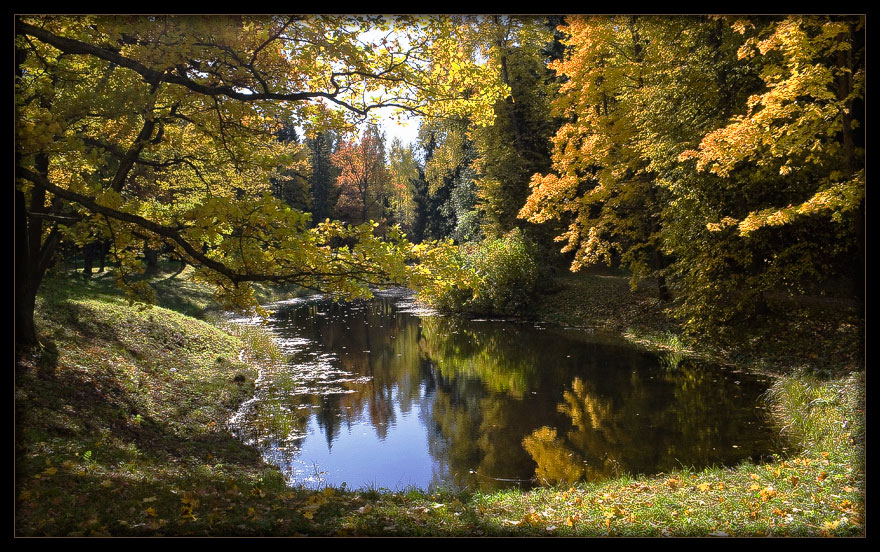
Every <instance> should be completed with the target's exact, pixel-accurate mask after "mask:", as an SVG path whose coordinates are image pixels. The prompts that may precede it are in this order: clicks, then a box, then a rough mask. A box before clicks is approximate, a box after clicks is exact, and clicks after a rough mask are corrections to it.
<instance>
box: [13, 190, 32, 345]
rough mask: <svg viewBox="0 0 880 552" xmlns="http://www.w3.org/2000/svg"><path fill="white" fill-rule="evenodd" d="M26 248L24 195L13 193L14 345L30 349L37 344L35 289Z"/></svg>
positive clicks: (19, 192)
mask: <svg viewBox="0 0 880 552" xmlns="http://www.w3.org/2000/svg"><path fill="white" fill-rule="evenodd" d="M29 249H30V248H29V247H28V231H27V211H26V209H25V199H24V194H23V193H22V192H21V191H19V190H16V191H15V330H14V331H15V344H16V347H23V348H30V347H32V346H33V345H35V344H36V343H37V329H36V326H35V324H34V307H35V306H36V299H37V293H36V288H35V287H34V286H33V285H31V284H32V283H31V278H30V274H28V273H29V272H30V271H29V270H28V268H29V267H30V263H29V262H28V261H29V258H30V255H29V253H30V250H29Z"/></svg>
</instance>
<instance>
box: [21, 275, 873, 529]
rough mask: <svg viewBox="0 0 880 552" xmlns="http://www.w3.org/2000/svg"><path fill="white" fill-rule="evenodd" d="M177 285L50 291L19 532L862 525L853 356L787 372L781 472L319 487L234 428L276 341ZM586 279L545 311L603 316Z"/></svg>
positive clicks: (776, 397) (779, 397) (31, 373)
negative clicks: (310, 486)
mask: <svg viewBox="0 0 880 552" xmlns="http://www.w3.org/2000/svg"><path fill="white" fill-rule="evenodd" d="M163 276H164V277H166V278H167V277H168V276H170V275H163ZM108 280H109V279H108ZM608 281H610V282H612V284H614V283H615V282H616V280H608ZM165 282H166V285H167V286H168V294H170V295H168V294H166V295H163V294H162V293H161V292H160V293H159V294H158V295H159V300H160V302H161V303H162V304H164V305H172V306H174V308H175V309H176V310H170V309H164V308H158V307H154V308H151V309H146V310H140V309H138V308H137V307H130V306H129V305H128V303H127V302H126V301H125V300H124V299H123V298H122V297H120V295H119V294H118V293H117V292H116V291H114V290H113V288H112V286H110V285H107V283H106V282H105V281H103V280H102V279H100V278H99V279H96V280H95V281H92V282H88V283H83V282H81V281H80V280H76V279H71V278H68V277H60V278H58V279H56V280H54V281H50V282H48V283H47V285H46V286H44V287H45V290H46V292H45V293H43V295H42V296H41V298H40V305H39V317H38V325H39V328H40V332H41V335H42V342H43V347H42V348H41V349H40V350H39V351H37V352H36V353H35V354H31V355H27V356H24V357H21V358H19V359H17V365H16V521H15V524H16V534H17V535H21V536H25V535H52V536H65V535H214V536H228V535H437V536H443V535H524V536H525V535H582V536H602V535H651V536H660V535H689V536H706V535H712V534H715V535H733V536H756V535H816V536H818V535H839V536H850V535H863V534H864V527H865V525H864V524H865V518H864V516H865V514H864V507H865V495H864V484H865V474H864V463H863V458H864V381H863V373H862V372H854V373H852V374H850V373H848V372H846V367H847V366H848V365H846V364H845V363H843V365H841V366H838V370H837V371H836V372H835V374H841V375H836V376H834V377H831V378H827V377H826V378H824V379H823V378H818V377H817V376H816V374H815V372H816V370H812V371H811V370H807V369H805V368H801V369H798V370H797V371H796V372H795V373H793V374H789V375H788V376H786V377H784V378H780V379H779V380H778V383H777V384H776V386H775V387H774V389H773V390H772V391H771V393H770V394H769V397H768V399H769V400H771V404H772V406H773V408H774V409H775V410H776V414H777V416H778V419H779V422H780V428H784V431H786V432H788V433H789V434H790V435H791V437H792V438H793V439H795V441H796V442H797V443H800V445H801V446H800V448H799V450H798V451H797V453H796V454H794V455H793V456H791V457H790V458H779V459H777V460H776V461H774V462H772V463H769V464H766V465H761V466H757V465H750V464H743V465H741V466H739V467H736V468H729V469H707V470H703V471H691V470H686V469H685V470H680V471H676V472H672V473H667V474H661V475H657V476H652V477H621V478H618V479H615V480H611V481H605V482H594V483H579V484H575V485H573V486H572V485H568V484H566V485H563V486H561V487H559V488H545V489H539V490H535V491H531V492H527V493H523V492H518V491H509V492H499V493H492V494H481V493H476V494H474V493H461V494H445V493H433V494H426V493H422V492H418V491H412V492H398V493H380V492H377V491H375V490H367V491H350V490H339V489H325V490H324V491H321V492H307V491H300V490H294V489H289V488H287V487H285V485H284V482H283V478H282V476H281V474H280V472H279V471H278V470H276V469H274V468H272V467H270V466H267V465H266V464H264V463H263V462H262V460H261V459H260V458H259V456H258V454H257V453H256V452H255V451H254V450H253V449H251V448H249V447H247V446H245V445H243V444H242V443H241V442H239V441H238V440H236V439H235V438H234V437H232V436H231V435H229V433H228V432H227V431H226V427H225V423H226V421H227V420H228V418H229V415H230V413H231V411H232V410H234V408H235V407H236V406H237V405H238V404H240V403H241V401H243V400H246V399H247V398H249V397H250V396H251V390H252V385H253V381H254V379H255V377H256V375H257V372H258V370H259V367H260V365H261V363H269V362H273V361H276V360H277V358H278V357H277V354H276V353H275V352H273V350H272V347H271V344H270V343H267V342H266V341H265V340H262V339H260V338H259V335H256V334H250V335H249V334H241V333H238V334H236V333H235V332H232V333H230V331H228V330H224V329H220V328H218V327H217V326H215V325H210V324H207V323H205V322H204V321H201V320H198V319H197V318H194V317H193V316H187V315H185V314H182V313H183V312H185V313H189V314H190V315H193V314H195V315H200V316H202V315H204V313H205V307H206V306H207V305H208V302H209V301H208V300H209V294H207V293H206V292H205V290H203V289H201V288H198V287H192V288H189V287H187V286H188V285H189V284H185V283H184V282H183V281H181V280H180V279H179V277H174V278H172V279H169V280H166V281H165ZM581 285H591V284H589V283H587V284H577V283H573V284H572V287H571V288H566V287H564V286H561V287H560V290H561V291H560V292H559V293H560V295H558V296H557V297H555V298H553V297H551V298H550V299H548V302H547V304H546V305H545V308H546V309H547V311H546V314H547V315H548V316H547V317H548V318H552V316H550V315H552V314H553V311H552V309H551V307H552V305H553V304H554V301H558V302H559V304H560V305H567V307H566V308H559V309H557V311H556V312H557V314H559V315H560V316H569V317H571V318H570V319H568V320H564V319H559V318H557V321H559V322H563V323H567V324H574V325H578V324H584V323H585V322H586V321H587V318H586V317H585V316H581V317H580V318H577V317H576V315H575V314H572V313H577V312H578V308H580V307H583V309H584V311H583V312H590V313H599V312H600V307H601V305H600V306H599V307H597V306H595V305H594V304H592V303H588V301H587V300H586V299H583V298H581V299H577V298H578V297H581V296H580V295H579V294H580V293H582V292H583V291H584V290H583V289H581V288H580V287H579V286H581ZM593 285H601V284H593ZM566 289H569V291H571V290H572V289H573V290H574V291H575V292H577V293H575V294H569V296H568V298H567V299H566V296H565V294H566V293H567V292H566ZM594 297H596V296H595V295H594ZM598 297H600V298H601V300H602V301H605V300H609V301H611V299H609V298H608V296H607V294H605V295H601V296H598ZM576 300H577V301H583V302H584V303H583V304H575V303H572V301H576ZM595 300H598V299H595ZM595 300H594V301H595ZM614 301H615V302H616V303H615V304H617V305H619V306H622V308H624V309H631V310H630V311H629V312H632V313H634V314H633V320H641V321H642V322H641V323H642V326H632V325H630V328H635V330H634V331H637V332H641V333H642V335H659V336H665V337H664V338H663V339H665V340H666V342H667V345H668V346H677V345H676V341H675V339H677V338H676V337H675V333H674V327H671V326H664V325H663V324H666V322H665V321H664V320H663V319H662V313H659V314H657V317H658V318H657V324H659V325H657V326H654V325H650V324H653V322H650V318H649V317H648V316H647V315H646V314H645V313H642V312H640V311H639V310H638V309H640V308H645V309H651V308H655V307H656V305H654V306H652V299H651V297H650V294H649V292H648V291H646V292H645V294H644V295H639V294H638V293H637V294H635V295H633V296H632V298H631V299H630V300H629V301H630V303H625V301H626V296H625V295H621V296H620V297H619V298H618V299H615V300H614ZM642 301H643V302H644V303H643V304H641V306H639V304H637V305H635V306H633V305H632V302H636V303H639V302H642ZM603 308H610V306H609V305H606V306H605V307H603ZM612 310H613V309H612ZM619 310H620V309H618V311H619ZM615 312H617V311H615ZM655 312H659V311H656V309H655ZM615 316H616V315H615ZM615 320H616V321H615V322H614V323H615V324H628V323H629V321H627V320H626V319H625V318H623V317H619V319H615ZM649 322H650V324H649ZM609 329H614V328H613V327H609ZM626 329H627V328H623V330H624V331H625V330H626ZM655 330H656V334H652V332H654V331H655ZM713 354H719V353H717V352H716V353H713ZM805 358H806V359H810V356H809V353H806V356H805Z"/></svg>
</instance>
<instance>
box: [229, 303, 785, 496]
mask: <svg viewBox="0 0 880 552" xmlns="http://www.w3.org/2000/svg"><path fill="white" fill-rule="evenodd" d="M273 309H274V311H275V312H274V315H273V317H272V319H271V320H270V322H269V329H270V331H272V333H273V334H275V335H276V336H277V339H278V341H279V342H280V344H281V345H282V348H283V349H284V350H285V352H287V353H288V354H289V355H290V361H289V363H288V364H287V365H286V366H284V367H283V368H281V369H278V370H274V371H267V372H264V374H263V376H262V377H261V379H260V380H259V381H258V383H257V392H256V396H255V397H254V399H253V400H252V401H250V402H248V403H246V404H245V405H244V406H243V407H242V409H241V410H240V411H239V412H238V414H237V415H236V417H235V418H234V419H233V422H232V425H233V428H234V430H235V431H236V432H237V433H238V434H239V435H240V436H241V437H242V438H243V439H245V440H247V441H249V442H252V443H254V444H255V445H257V446H259V447H260V448H261V449H262V451H263V453H264V455H265V456H266V458H267V459H268V460H269V461H271V462H272V463H274V464H276V465H278V466H280V467H281V468H282V470H283V471H284V472H285V473H286V475H287V477H288V480H289V481H290V483H291V484H292V485H303V486H307V487H321V486H326V485H332V486H341V485H342V484H343V483H344V484H345V485H346V486H347V487H349V488H360V487H370V488H375V489H383V488H384V489H391V490H396V489H402V488H405V487H408V486H415V487H420V488H423V489H425V488H435V487H438V486H445V487H453V488H463V487H468V488H471V489H475V488H479V489H495V488H502V487H511V486H519V487H529V486H532V485H535V484H543V483H556V482H572V481H575V480H581V479H587V480H594V479H601V478H604V477H609V476H614V475H616V474H620V473H631V474H636V473H657V472H661V471H666V470H670V469H674V468H677V467H681V466H693V467H695V468H702V467H705V466H709V465H734V464H736V463H738V462H740V461H742V460H745V459H753V460H757V459H760V458H761V457H763V456H765V455H767V454H769V453H771V452H773V451H774V446H775V445H776V439H775V435H776V433H775V431H774V430H773V429H772V428H770V427H768V425H767V423H766V419H765V415H764V410H763V405H762V402H761V400H760V394H761V393H762V392H763V391H764V390H765V388H766V383H765V382H761V381H759V380H758V379H756V378H755V377H753V376H750V375H748V374H743V373H732V372H729V371H725V370H722V369H720V368H714V367H711V366H701V365H698V364H696V363H694V362H692V361H687V360H683V359H681V358H680V357H677V356H674V355H665V356H657V355H654V354H649V353H645V352H642V351H639V350H636V349H634V348H632V347H630V346H627V345H626V344H625V343H623V342H620V341H615V340H611V339H609V338H607V337H606V338H602V337H600V336H598V335H593V334H590V333H588V332H585V331H583V330H566V329H562V328H558V327H553V326H541V325H535V324H527V323H514V322H502V321H489V320H484V321H469V320H462V319H459V318H455V317H444V316H437V315H433V314H431V313H429V312H427V313H426V312H422V311H419V310H418V309H417V308H415V307H414V305H413V304H412V301H411V299H410V298H409V297H408V296H407V295H406V294H404V293H402V292H399V291H398V292H395V291H389V292H380V294H379V295H378V296H377V297H376V298H375V299H373V300H371V301H367V302H356V303H349V304H336V303H332V302H330V301H327V300H322V299H297V300H294V301H292V302H287V303H282V304H277V305H274V306H273ZM239 322H242V323H247V321H245V320H240V321H239Z"/></svg>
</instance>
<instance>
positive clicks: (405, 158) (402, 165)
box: [388, 138, 419, 235]
mask: <svg viewBox="0 0 880 552" xmlns="http://www.w3.org/2000/svg"><path fill="white" fill-rule="evenodd" d="M418 180H419V165H418V161H417V160H416V156H415V151H414V148H413V146H412V144H408V145H406V146H404V145H403V142H401V140H400V138H394V140H392V142H391V149H390V151H389V152H388V196H389V200H390V206H391V210H392V213H393V216H394V221H395V222H396V223H397V224H400V226H401V228H403V230H404V232H406V233H407V234H409V235H411V234H412V232H413V228H414V226H415V222H416V209H417V207H418V204H417V201H416V194H417V190H416V186H417V183H418Z"/></svg>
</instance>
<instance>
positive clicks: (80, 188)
mask: <svg viewBox="0 0 880 552" xmlns="http://www.w3.org/2000/svg"><path fill="white" fill-rule="evenodd" d="M465 30H466V29H465V28H464V27H462V26H460V25H459V24H458V22H457V21H456V20H455V19H453V18H448V17H433V18H407V17H402V18H390V19H389V18H383V17H336V16H302V17H298V16H277V17H263V16H260V17H246V16H234V17H233V16H204V17H199V16H131V17H121V16H113V17H91V16H21V17H18V18H17V19H16V26H15V33H16V35H15V47H16V88H15V90H16V95H15V101H16V110H17V125H16V177H17V184H16V240H17V242H16V255H17V257H16V268H17V274H16V286H17V296H18V297H19V298H20V299H19V301H18V303H17V306H16V313H17V314H16V327H17V328H18V330H19V331H18V333H17V336H18V337H17V340H18V341H20V342H29V341H33V340H34V338H35V336H34V331H33V327H32V326H33V322H32V311H33V299H32V298H33V296H34V294H35V292H36V289H37V288H38V287H39V284H40V280H41V279H42V276H43V274H44V273H45V270H46V269H47V267H48V266H49V264H50V262H51V259H52V256H53V254H54V252H55V251H56V250H57V247H58V245H59V243H61V242H62V241H71V242H75V243H79V244H84V243H88V242H90V241H93V240H96V239H107V240H110V241H111V243H112V247H111V254H112V255H113V257H114V258H115V260H116V261H117V262H118V263H119V265H120V271H119V274H120V277H121V278H122V279H123V280H124V279H125V274H126V273H127V272H131V271H132V270H135V269H136V267H137V265H138V264H139V261H138V260H137V258H136V257H137V252H138V251H139V250H141V249H142V247H143V245H144V244H148V245H150V246H153V247H158V246H159V245H160V244H161V245H164V246H165V247H167V248H169V249H170V250H171V251H172V252H173V255H175V256H177V257H178V258H180V259H181V260H184V261H185V262H188V263H190V264H192V265H194V266H195V267H197V269H198V277H199V278H201V279H203V280H205V281H208V282H211V283H213V284H215V285H216V286H217V288H218V298H220V299H222V300H223V301H224V302H225V303H226V304H228V305H238V306H253V300H252V299H251V292H250V290H249V287H248V285H247V282H250V281H273V282H290V283H296V284H299V285H303V286H308V287H316V288H322V289H325V290H328V291H331V292H333V293H337V294H340V295H346V296H357V295H363V294H365V293H368V291H367V287H366V286H367V284H369V283H375V282H382V281H388V280H397V281H401V280H403V279H404V278H405V274H404V271H405V264H404V260H405V258H406V256H407V255H408V254H410V253H408V252H407V248H408V242H406V241H405V240H403V239H402V236H400V235H399V234H398V235H391V236H390V238H391V239H389V240H388V241H382V240H379V239H378V238H375V237H374V236H373V235H372V232H371V228H372V226H371V225H367V226H365V227H360V228H349V227H345V226H344V225H342V224H341V223H335V222H327V223H323V224H319V225H317V226H316V227H314V228H310V226H311V224H310V220H309V216H308V215H307V214H304V213H303V212H300V211H296V210H292V209H290V208H289V207H288V206H286V205H285V204H284V203H282V202H281V201H279V200H278V199H276V198H274V197H272V195H271V193H270V192H271V183H272V180H273V178H277V177H278V175H279V172H280V171H283V170H289V169H290V168H291V167H292V166H294V165H295V164H296V163H299V162H302V160H303V159H306V158H307V156H306V155H304V154H303V153H300V152H301V150H302V148H303V147H304V146H303V145H302V144H299V143H297V142H295V141H284V140H279V139H278V134H279V132H280V131H281V130H282V129H283V128H284V126H285V125H293V126H294V127H299V128H301V129H303V130H304V131H305V132H306V133H309V134H311V133H314V132H316V131H319V130H327V129H331V128H342V127H347V128H350V125H352V124H353V123H356V122H360V121H365V120H368V119H370V118H371V117H373V116H375V115H376V114H377V113H378V110H379V109H381V108H383V107H385V108H391V109H395V110H397V111H399V112H403V111H409V112H414V113H418V114H421V115H423V116H427V117H434V116H461V115H463V114H468V116H470V117H471V118H472V119H473V120H475V121H480V122H482V123H483V124H486V123H487V122H488V121H489V120H490V119H491V116H492V112H491V105H492V104H493V103H494V101H495V98H496V97H498V96H499V95H500V94H501V93H502V92H503V90H504V87H503V85H502V84H501V83H497V82H496V81H495V80H493V79H492V78H491V73H490V72H487V69H486V68H485V67H484V66H483V65H481V64H480V63H475V62H474V60H473V56H472V55H471V52H470V51H468V50H466V49H463V48H460V47H459V44H461V43H463V42H464V41H463V40H462V39H461V36H460V35H461V33H462V32H465ZM368 31H370V33H367V32H368ZM368 37H372V38H368ZM340 243H349V244H352V243H356V245H349V246H342V247H337V246H336V245H338V244H340ZM123 283H125V282H123ZM129 289H130V290H131V291H132V292H133V293H135V294H136V295H137V294H138V293H141V292H143V291H144V290H143V289H141V290H139V289H138V288H137V287H136V286H129ZM28 317H30V319H28Z"/></svg>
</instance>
